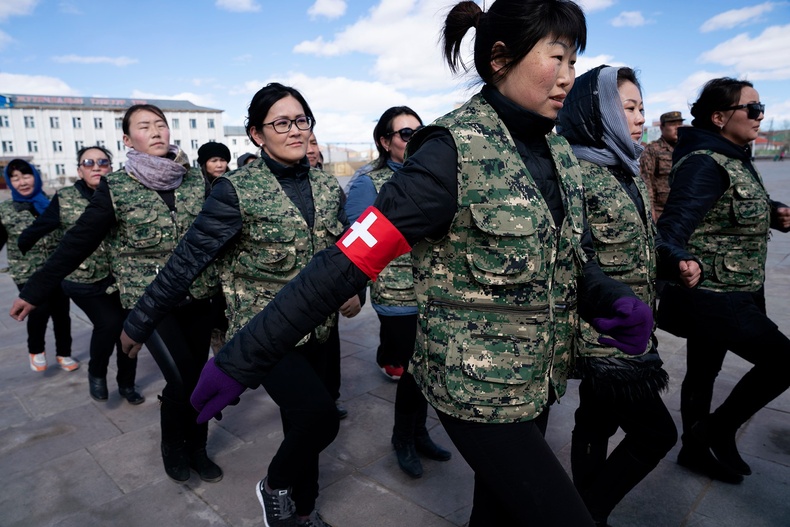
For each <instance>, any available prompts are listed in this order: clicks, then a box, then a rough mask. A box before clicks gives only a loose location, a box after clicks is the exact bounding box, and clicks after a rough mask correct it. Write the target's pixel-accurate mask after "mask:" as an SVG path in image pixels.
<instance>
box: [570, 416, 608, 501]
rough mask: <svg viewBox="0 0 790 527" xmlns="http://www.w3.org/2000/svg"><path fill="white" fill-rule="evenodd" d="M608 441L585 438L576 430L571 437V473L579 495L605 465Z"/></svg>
mask: <svg viewBox="0 0 790 527" xmlns="http://www.w3.org/2000/svg"><path fill="white" fill-rule="evenodd" d="M608 448H609V440H608V439H606V438H595V439H591V438H590V437H585V436H584V435H583V434H580V433H579V432H577V431H576V430H574V431H573V434H572V436H571V473H572V474H573V484H574V485H575V486H576V489H577V490H578V491H579V492H580V493H581V492H584V491H586V490H587V489H588V488H589V487H590V485H591V484H592V483H593V482H594V481H595V479H596V478H597V477H598V475H599V474H600V473H601V471H602V470H603V467H604V465H605V464H606V454H607V450H608Z"/></svg>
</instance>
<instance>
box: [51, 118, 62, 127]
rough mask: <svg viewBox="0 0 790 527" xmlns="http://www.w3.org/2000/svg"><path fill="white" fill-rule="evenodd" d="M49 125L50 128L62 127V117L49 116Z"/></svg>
mask: <svg viewBox="0 0 790 527" xmlns="http://www.w3.org/2000/svg"><path fill="white" fill-rule="evenodd" d="M49 127H50V128H60V117H50V118H49Z"/></svg>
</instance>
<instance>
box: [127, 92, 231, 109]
mask: <svg viewBox="0 0 790 527" xmlns="http://www.w3.org/2000/svg"><path fill="white" fill-rule="evenodd" d="M129 98H131V99H164V100H168V101H189V102H191V103H194V104H197V105H198V106H207V107H209V108H217V103H216V101H215V99H214V97H213V96H212V95H210V94H209V95H200V94H198V93H192V92H181V93H175V94H173V95H163V94H161V93H151V92H145V91H142V90H132V93H131V94H130V95H129ZM218 109H220V110H223V109H224V108H218Z"/></svg>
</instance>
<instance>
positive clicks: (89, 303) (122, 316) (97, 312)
mask: <svg viewBox="0 0 790 527" xmlns="http://www.w3.org/2000/svg"><path fill="white" fill-rule="evenodd" d="M71 299H72V300H73V301H74V303H75V304H77V306H79V308H80V309H82V310H83V311H84V312H85V314H86V315H87V316H88V318H89V319H90V321H91V323H92V324H93V332H92V333H91V347H90V361H88V373H89V374H90V375H91V376H93V377H98V378H102V379H103V378H105V377H107V366H109V364H110V357H111V356H112V352H113V349H114V348H117V349H118V351H117V353H116V355H115V359H116V364H117V367H118V374H117V375H116V380H117V381H118V386H119V387H121V388H129V387H133V386H134V379H135V376H136V374H137V358H134V359H130V358H129V356H128V355H126V354H125V353H123V352H122V351H121V342H120V340H119V339H118V337H119V336H120V334H121V329H123V321H124V320H126V315H127V311H126V310H125V309H124V308H123V307H122V306H121V296H120V294H119V293H118V292H117V291H116V292H114V293H112V294H109V295H108V294H104V295H96V296H76V295H75V296H72V298H71Z"/></svg>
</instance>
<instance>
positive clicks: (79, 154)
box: [77, 145, 112, 165]
mask: <svg viewBox="0 0 790 527" xmlns="http://www.w3.org/2000/svg"><path fill="white" fill-rule="evenodd" d="M88 150H101V152H102V154H104V155H105V156H107V159H109V160H110V163H112V154H111V153H110V151H109V150H107V149H106V148H104V147H103V146H99V145H93V146H85V147H83V148H80V149H79V150H77V165H79V164H80V161H82V156H84V155H85V152H87V151H88Z"/></svg>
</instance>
